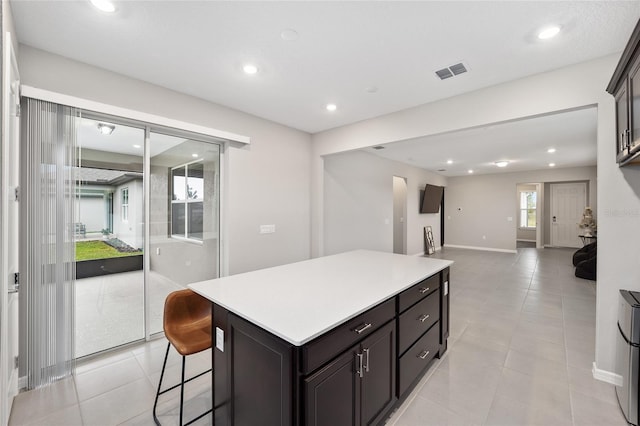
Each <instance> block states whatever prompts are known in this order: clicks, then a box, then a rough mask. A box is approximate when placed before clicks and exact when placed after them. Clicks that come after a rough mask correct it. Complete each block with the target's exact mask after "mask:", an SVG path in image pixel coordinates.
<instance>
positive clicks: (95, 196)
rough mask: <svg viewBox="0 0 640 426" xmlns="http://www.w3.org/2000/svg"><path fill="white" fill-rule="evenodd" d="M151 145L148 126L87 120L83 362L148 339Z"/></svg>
mask: <svg viewBox="0 0 640 426" xmlns="http://www.w3.org/2000/svg"><path fill="white" fill-rule="evenodd" d="M144 141H145V128H144V127H134V126H129V125H124V124H122V123H119V122H117V121H115V120H112V121H109V120H108V119H99V118H89V117H85V116H83V118H82V119H81V120H80V125H79V129H78V148H79V155H78V157H79V164H78V165H79V167H78V173H77V180H76V191H75V192H76V212H75V222H74V224H73V229H74V236H75V248H76V256H75V259H76V298H75V305H76V338H75V356H76V358H78V357H82V356H85V355H90V354H93V353H96V352H100V351H103V350H106V349H111V348H113V347H116V346H120V345H123V344H126V343H130V342H133V341H136V340H140V339H143V338H144V337H145V329H144V314H145V313H144V272H143V265H144V255H145V254H144V250H143V249H144V244H145V235H144V228H145V226H144V224H145V215H144V200H145V194H144V180H145V176H144V168H143V164H144V149H143V147H144Z"/></svg>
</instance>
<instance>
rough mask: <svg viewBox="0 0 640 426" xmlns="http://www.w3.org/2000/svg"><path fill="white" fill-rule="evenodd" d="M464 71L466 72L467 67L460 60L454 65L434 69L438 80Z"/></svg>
mask: <svg viewBox="0 0 640 426" xmlns="http://www.w3.org/2000/svg"><path fill="white" fill-rule="evenodd" d="M465 72H467V67H466V66H465V65H464V64H463V63H462V62H460V63H457V64H455V65H450V66H449V67H447V68H442V69H441V70H438V71H436V75H437V76H438V78H440V80H444V79H446V78H449V77H453V76H456V75H460V74H462V73H465Z"/></svg>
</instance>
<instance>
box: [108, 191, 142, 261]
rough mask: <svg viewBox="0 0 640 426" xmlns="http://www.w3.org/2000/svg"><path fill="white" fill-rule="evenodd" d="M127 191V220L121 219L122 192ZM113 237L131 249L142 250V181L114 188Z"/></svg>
mask: <svg viewBox="0 0 640 426" xmlns="http://www.w3.org/2000/svg"><path fill="white" fill-rule="evenodd" d="M124 188H128V189H129V207H128V218H127V220H124V219H123V217H122V190H123V189H124ZM113 235H114V237H116V238H118V239H119V240H121V241H123V242H125V243H127V244H128V245H130V246H131V247H133V248H136V249H143V248H144V188H143V183H142V179H137V180H131V181H129V182H127V183H123V184H122V185H118V186H117V187H116V190H115V192H114V193H113Z"/></svg>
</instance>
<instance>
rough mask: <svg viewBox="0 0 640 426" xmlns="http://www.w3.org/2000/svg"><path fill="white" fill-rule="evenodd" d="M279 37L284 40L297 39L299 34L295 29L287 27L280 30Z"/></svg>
mask: <svg viewBox="0 0 640 426" xmlns="http://www.w3.org/2000/svg"><path fill="white" fill-rule="evenodd" d="M280 37H281V38H282V39H283V40H286V41H294V40H297V39H298V37H299V35H298V32H297V31H296V30H292V29H291V28H287V29H286V30H282V32H281V33H280Z"/></svg>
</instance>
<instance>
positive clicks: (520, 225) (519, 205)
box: [518, 190, 538, 231]
mask: <svg viewBox="0 0 640 426" xmlns="http://www.w3.org/2000/svg"><path fill="white" fill-rule="evenodd" d="M528 193H533V194H535V195H536V205H535V206H534V207H533V208H527V207H524V208H523V207H522V195H523V194H528ZM518 195H519V197H518V211H519V213H520V214H519V215H518V226H519V228H520V229H523V230H528V231H535V230H536V229H537V227H538V191H536V190H525V191H519V193H518ZM529 210H534V211H535V212H536V226H527V225H526V224H525V225H523V224H522V212H523V211H524V212H527V213H526V215H525V217H527V218H528V217H529Z"/></svg>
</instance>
